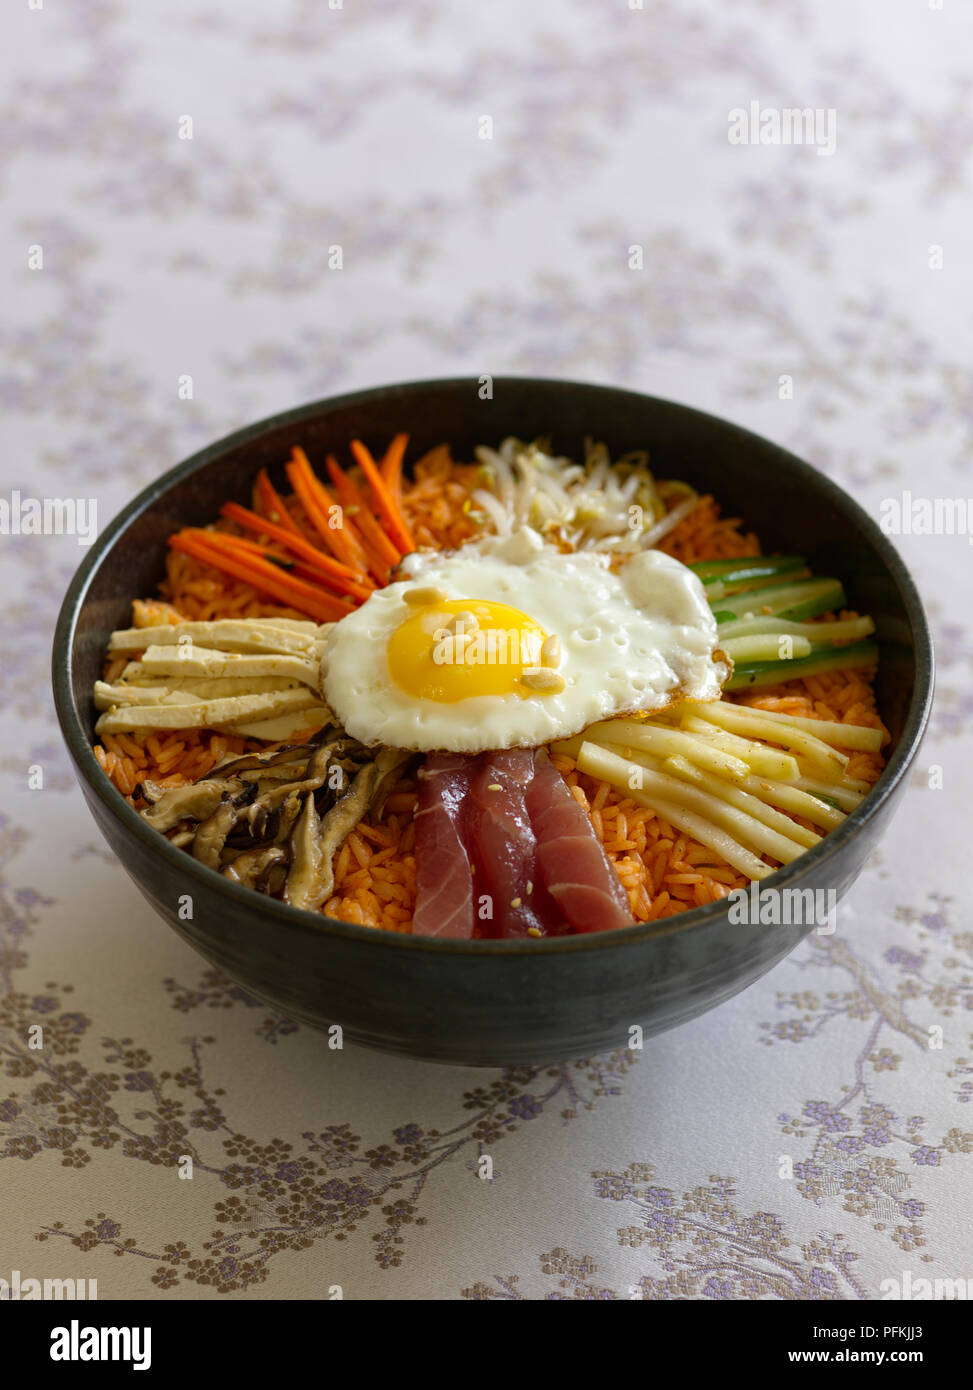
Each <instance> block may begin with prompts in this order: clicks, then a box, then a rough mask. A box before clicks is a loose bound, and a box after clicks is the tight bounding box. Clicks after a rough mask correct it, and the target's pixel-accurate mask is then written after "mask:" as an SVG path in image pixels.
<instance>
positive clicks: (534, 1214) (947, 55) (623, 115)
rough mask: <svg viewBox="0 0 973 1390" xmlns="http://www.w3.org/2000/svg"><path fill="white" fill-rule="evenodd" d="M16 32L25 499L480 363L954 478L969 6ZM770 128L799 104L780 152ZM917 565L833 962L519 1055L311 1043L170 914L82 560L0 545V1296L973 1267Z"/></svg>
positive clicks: (729, 1289) (827, 456) (254, 19)
mask: <svg viewBox="0 0 973 1390" xmlns="http://www.w3.org/2000/svg"><path fill="white" fill-rule="evenodd" d="M2 25H3V30H4V42H3V43H2V44H0V53H2V57H0V63H2V65H3V67H4V70H5V82H4V91H5V98H4V112H3V119H2V121H0V160H2V171H0V172H2V180H3V190H4V202H3V213H2V225H3V248H4V250H3V256H2V277H3V297H4V302H5V304H6V306H7V308H6V312H5V313H4V315H3V320H2V322H0V399H2V404H3V415H4V428H5V444H4V449H3V464H2V470H3V477H2V495H3V496H4V497H5V498H6V499H8V501H9V500H10V499H11V496H12V494H13V492H14V491H15V490H17V491H19V492H20V494H21V497H22V498H23V497H35V498H49V497H66V496H71V497H75V496H77V497H82V498H88V497H91V498H94V499H95V500H96V502H97V507H98V516H99V520H100V521H101V522H102V523H104V522H105V521H107V520H108V518H109V517H110V516H111V515H112V514H113V513H114V512H115V511H116V510H117V509H118V508H119V507H120V506H121V505H122V504H123V503H124V502H125V501H126V500H127V498H128V497H129V496H130V495H131V494H132V493H133V492H134V491H135V490H136V489H138V488H140V487H142V486H143V485H144V484H145V483H146V482H147V481H148V480H149V479H151V478H153V477H154V476H156V475H157V474H158V473H159V472H161V471H163V470H164V469H166V468H168V467H170V466H171V465H172V464H173V463H175V462H176V461H178V460H179V459H180V458H182V457H184V456H185V455H187V454H188V453H190V452H192V451H193V450H194V449H196V448H198V447H200V446H201V445H203V444H204V443H206V442H207V441H209V440H212V439H214V438H217V437H219V436H220V435H222V434H224V433H226V432H228V431H230V430H232V429H234V428H236V427H238V426H240V425H243V424H245V423H247V422H249V421H251V420H253V419H256V418H258V417H259V416H261V415H264V414H267V413H270V412H273V411H276V410H281V409H284V408H286V407H288V406H291V405H292V404H295V403H298V402H302V401H305V400H310V399H313V398H315V397H320V396H323V395H326V394H328V393H330V392H336V391H341V390H345V389H352V388H355V387H360V386H365V385H371V384H378V383H382V382H385V381H389V380H401V379H408V378H415V377H419V376H437V375H439V376H448V375H461V374H463V373H467V372H468V373H469V374H470V377H471V379H472V378H475V377H477V376H479V375H480V374H482V373H494V372H496V373H502V372H509V373H521V374H526V373H537V374H541V375H548V376H569V377H575V378H583V379H590V380H594V381H604V382H610V383H618V384H624V385H628V386H631V387H634V388H637V389H642V390H646V391H649V392H652V393H654V394H659V395H668V396H673V397H676V398H678V399H680V400H684V401H688V402H691V403H692V404H695V405H698V406H700V407H702V408H704V409H709V410H712V411H715V412H717V413H720V414H723V415H726V416H729V417H730V418H732V419H734V420H737V421H740V422H741V423H743V424H746V425H747V426H749V427H751V428H753V429H755V430H758V431H760V432H763V433H765V434H767V435H769V436H770V437H772V438H774V439H776V440H778V441H780V442H781V443H783V444H785V445H786V446H788V447H790V448H792V449H794V450H795V451H796V452H798V453H800V454H802V455H803V456H806V457H808V458H810V459H812V460H813V461H814V462H815V463H816V464H817V465H818V466H819V467H820V468H822V469H823V470H825V471H826V472H827V473H829V474H830V475H831V476H833V477H834V478H836V479H837V480H838V481H839V482H840V483H841V484H842V485H843V486H844V487H845V488H847V489H848V490H850V491H851V492H853V493H854V494H855V496H856V497H858V498H859V499H860V500H861V501H862V502H863V504H864V505H865V506H866V507H868V508H869V509H870V510H871V511H872V512H873V513H874V514H875V515H876V516H878V515H879V514H880V511H881V508H882V505H883V502H886V501H887V499H901V496H902V493H903V491H911V492H912V493H913V495H914V496H915V497H920V496H921V497H925V498H928V499H936V498H940V499H942V498H957V497H959V498H961V497H971V496H973V484H971V472H970V442H971V433H973V371H971V366H970V361H971V354H970V303H971V294H973V269H971V264H970V258H969V217H968V212H969V201H968V200H969V194H970V183H971V179H973V107H971V94H970V79H969V75H968V60H967V55H968V53H969V51H970V47H971V44H973V17H971V15H970V12H969V7H968V6H964V5H962V4H959V3H957V2H956V0H943V3H942V4H941V5H939V4H936V3H934V0H929V2H928V3H926V0H854V3H852V4H846V5H841V6H837V5H814V4H812V3H811V0H738V3H737V4H735V5H733V6H727V5H723V4H720V3H718V0H685V3H682V4H680V5H678V6H675V5H669V4H662V3H658V2H657V0H644V4H638V3H635V0H632V3H628V0H600V3H597V4H585V3H582V0H537V2H536V3H532V4H531V5H530V6H526V5H523V4H519V3H517V0H494V3H491V4H489V5H475V6H469V5H458V4H456V5H452V4H449V3H447V0H344V3H343V4H339V3H338V2H337V0H330V3H323V0H322V3H315V2H314V0H281V3H279V4H275V5H260V4H256V3H246V4H240V3H231V0H205V3H203V4H198V3H193V2H192V0H171V2H170V3H167V4H165V5H161V4H156V5H148V6H145V5H139V6H125V5H121V4H118V3H116V0H66V3H63V4H55V3H50V0H43V3H42V0H31V3H28V2H27V0H22V3H21V4H20V5H10V6H7V7H5V12H4V16H3V20H2ZM752 103H756V106H754V105H752ZM790 108H800V109H803V108H809V109H811V110H812V112H816V113H818V115H819V116H820V124H818V125H815V126H813V127H812V126H807V127H802V126H798V127H795V128H792V130H791V134H792V135H793V134H794V133H795V130H796V131H797V132H798V133H800V131H801V130H803V131H804V134H805V135H806V136H807V137H808V138H806V139H803V141H802V142H800V143H799V142H798V141H797V140H796V139H792V140H791V141H790V143H784V139H785V134H784V133H782V132H785V127H784V126H783V125H781V124H780V123H779V122H778V126H777V129H778V140H777V142H776V143H762V142H761V137H760V135H759V132H760V131H761V130H766V131H768V132H769V135H768V140H769V141H773V130H774V112H777V113H782V112H783V111H784V110H785V109H790ZM768 111H769V112H770V116H769V117H768V118H767V122H768V123H767V124H763V123H764V121H765V116H766V113H767V112H768ZM734 113H736V114H734ZM829 113H834V114H833V117H832V116H831V115H829ZM780 120H783V117H782V116H781V117H780ZM734 122H735V123H736V126H735V128H736V133H737V137H738V138H735V139H734V138H733V137H732V136H731V133H730V132H731V130H732V129H733V128H734ZM741 122H742V125H741ZM748 123H749V125H748ZM741 130H742V131H743V132H744V135H745V136H746V138H745V139H744V138H743V137H742V136H741V134H740V132H741ZM747 131H749V134H747ZM829 131H830V136H829V133H828V132H829ZM755 132H756V133H757V139H756V141H754V140H753V139H752V138H751V137H752V136H753V135H754V133H755ZM819 136H820V137H821V138H820V139H819V138H818V137H819ZM831 137H833V139H832V138H831ZM829 141H830V145H831V148H830V149H829V147H828V146H829ZM335 248H340V257H338V256H336V255H335ZM339 259H340V262H341V265H340V271H339V268H338V266H337V261H338V260H339ZM187 383H188V385H187ZM646 442H647V443H648V444H651V441H646ZM782 505H784V506H786V505H787V501H786V498H783V499H782ZM970 505H971V507H973V502H971V504H970ZM8 515H9V513H8ZM971 516H973V513H971ZM969 525H970V526H971V527H973V520H970V522H969ZM6 530H7V531H8V532H10V531H12V530H13V528H12V527H10V526H8V527H6ZM899 544H900V546H901V549H902V552H903V554H904V555H905V557H906V559H907V561H908V562H909V564H910V565H911V566H912V567H913V569H914V572H915V574H916V575H917V577H918V580H919V582H920V585H921V587H922V590H923V593H924V596H925V598H926V600H927V602H928V606H929V611H930V613H931V616H932V618H933V621H934V624H935V628H936V635H937V640H938V649H939V661H940V675H939V692H938V700H937V706H936V711H935V715H934V719H933V724H932V728H931V732H930V735H929V737H928V739H927V741H926V744H925V747H924V750H923V753H922V755H921V757H920V760H919V762H918V763H917V765H916V766H915V768H914V771H913V774H912V779H911V786H910V788H909V790H908V794H907V798H906V800H905V802H904V805H903V808H902V809H901V811H900V812H899V815H898V819H897V821H896V822H895V823H894V825H893V827H892V829H891V832H890V833H889V835H888V836H887V838H886V839H885V841H884V842H883V845H882V848H881V850H880V851H879V852H878V853H877V854H876V855H875V857H874V858H873V859H872V861H871V862H870V863H869V865H868V867H867V870H866V871H865V873H864V875H863V876H862V878H861V880H860V881H859V883H858V884H857V886H856V887H855V889H854V890H853V892H852V893H851V895H850V897H849V898H848V899H847V900H846V902H845V903H843V905H842V907H841V909H840V910H839V926H838V931H837V932H836V933H835V935H833V936H814V937H812V938H811V939H810V940H809V941H808V943H807V944H805V945H804V946H803V947H801V948H800V949H799V950H798V951H796V952H795V953H794V955H793V956H792V957H791V958H790V959H788V960H787V961H786V962H785V963H784V964H782V965H781V966H780V967H779V968H778V969H776V970H775V971H774V972H773V973H772V974H771V975H770V976H769V977H768V978H766V979H765V980H763V981H762V982H761V983H760V984H758V985H757V986H755V987H754V988H752V989H751V990H749V991H748V992H747V993H746V994H744V995H743V996H741V997H738V998H737V999H736V1000H734V1001H733V1002H731V1003H730V1004H728V1005H726V1006H724V1007H723V1008H721V1009H719V1010H718V1011H717V1012H715V1013H712V1014H710V1015H709V1016H708V1017H705V1018H702V1019H700V1020H698V1021H697V1022H695V1023H692V1024H690V1025H687V1026H685V1027H683V1028H680V1029H678V1030H677V1031H675V1032H672V1033H670V1034H668V1035H666V1036H663V1037H660V1038H655V1039H653V1040H651V1041H650V1042H648V1043H647V1044H646V1046H645V1049H644V1051H643V1052H641V1053H638V1052H619V1053H615V1054H611V1055H607V1056H602V1057H593V1058H590V1059H588V1060H586V1061H583V1062H576V1063H572V1064H569V1065H565V1066H560V1067H548V1068H541V1069H531V1068H520V1069H516V1070H512V1071H507V1072H503V1073H500V1072H479V1071H467V1070H453V1069H448V1068H441V1067H437V1066H432V1065H422V1064H418V1063H413V1062H409V1061H405V1060H400V1059H393V1058H389V1057H386V1056H380V1055H377V1054H372V1053H369V1052H366V1051H361V1050H358V1049H356V1048H353V1047H346V1048H345V1049H344V1050H343V1051H333V1050H331V1049H330V1048H329V1046H328V1039H327V1038H326V1037H324V1036H322V1035H319V1034H316V1033H314V1032H311V1031H310V1030H308V1029H306V1028H304V1027H298V1026H296V1025H295V1024H293V1023H291V1022H288V1021H287V1020H286V1019H284V1018H281V1017H277V1016H275V1015H274V1014H272V1013H271V1012H270V1011H269V1010H268V1009H267V1008H266V1007H265V1006H264V1005H262V1004H259V1003H256V1002H254V1000H252V999H251V998H249V997H248V996H247V995H246V994H245V993H243V992H242V991H241V990H240V989H239V988H237V987H235V986H234V985H233V984H232V983H231V982H229V981H228V980H226V979H223V978H221V977H220V976H219V975H217V974H215V973H214V972H213V971H211V970H209V969H207V968H206V966H205V964H204V963H203V962H202V961H201V960H200V959H199V958H198V957H197V956H196V955H195V954H193V953H192V952H191V951H190V950H189V948H188V947H186V946H184V945H183V944H182V943H181V942H180V941H179V940H178V939H177V938H176V937H175V936H174V934H173V933H172V932H171V931H169V930H168V929H166V928H165V927H164V926H163V925H162V924H161V922H159V921H158V920H156V919H155V918H154V917H153V915H152V914H151V912H150V911H149V909H148V908H147V907H146V905H145V904H144V902H143V901H142V899H141V898H140V896H139V895H138V894H137V892H136V890H135V889H134V887H133V886H132V885H131V883H130V882H129V880H128V879H127V877H126V876H125V874H124V872H123V871H122V869H121V868H120V866H119V865H118V864H117V863H116V862H115V861H114V859H113V858H112V856H111V855H110V854H109V853H108V851H107V850H106V848H105V846H104V845H103V843H102V842H101V840H100V839H99V836H98V833H97V831H96V829H95V827H94V824H93V822H92V821H91V819H90V817H89V815H88V813H87V811H86V809H85V807H84V805H83V803H82V799H81V795H80V793H79V791H78V789H77V787H76V786H75V783H74V779H73V777H72V774H71V771H70V768H69V765H68V760H67V755H66V753H65V751H64V749H63V747H62V745H61V742H60V738H59V735H58V732H57V729H56V725H55V722H54V719H53V713H52V708H51V701H50V697H49V694H48V690H49V682H48V659H49V647H50V638H51V631H52V626H53V622H54V618H55V615H56V612H57V609H58V605H59V601H60V598H61V595H62V594H63V591H64V588H65V586H66V584H67V581H68V579H69V578H70V575H71V573H72V571H73V569H74V568H75V566H76V565H77V563H78V562H79V560H80V559H81V557H82V554H83V553H84V552H83V549H82V548H81V546H80V545H79V543H78V538H76V537H73V536H63V535H62V536H44V535H42V536H27V535H17V534H9V533H8V534H3V535H0V565H2V586H3V587H2V592H3V595H4V600H5V602H4V605H3V612H2V618H0V621H2V624H3V640H2V661H0V690H2V714H0V719H2V732H3V738H2V743H0V779H2V780H0V786H2V828H0V857H2V886H0V930H2V944H0V1059H2V1069H3V1076H2V1079H0V1159H2V1162H0V1205H2V1220H0V1278H5V1279H9V1278H10V1274H9V1273H8V1271H12V1270H19V1271H20V1272H21V1277H22V1278H27V1277H49V1276H50V1277H76V1278H87V1279H96V1280H97V1287H98V1294H99V1296H100V1297H101V1298H118V1297H125V1296H135V1297H140V1298H153V1299H159V1298H169V1299H172V1298H214V1299H216V1298H228V1297H229V1298H234V1297H236V1298H240V1297H246V1298H263V1297H285V1298H298V1297H308V1296H315V1297H329V1296H334V1294H335V1291H336V1289H338V1288H340V1290H341V1292H342V1293H343V1295H344V1297H345V1298H352V1299H362V1298H380V1299H418V1298H434V1299H460V1298H505V1299H545V1298H578V1297H582V1298H625V1299H627V1298H630V1297H633V1296H639V1295H640V1294H641V1296H644V1297H651V1298H682V1297H692V1298H714V1299H716V1298H756V1297H770V1298H773V1299H792V1298H814V1299H858V1298H863V1297H875V1296H878V1295H880V1294H881V1293H882V1292H886V1291H889V1289H891V1290H893V1291H894V1290H895V1289H896V1288H898V1289H902V1288H905V1287H907V1284H906V1282H905V1281H907V1280H910V1279H911V1280H913V1281H915V1280H917V1279H920V1278H931V1279H936V1278H940V1279H945V1278H957V1277H962V1276H965V1275H973V1268H971V1263H973V1262H971V1248H970V1236H969V1232H970V1225H971V1219H973V1188H971V1174H973V1134H971V1133H970V1130H971V1129H973V1124H971V1120H973V1112H971V1109H970V1101H971V1100H973V1036H971V1023H973V1014H971V1012H970V1010H971V1006H973V924H971V922H970V915H969V890H970V854H969V845H968V838H969V823H970V822H969V814H968V788H969V785H970V781H971V777H973V757H971V755H973V727H971V718H973V698H971V695H970V687H971V682H970V676H971V668H973V625H971V619H970V612H971V604H970V598H971V585H970V565H971V551H970V547H969V537H968V535H967V534H965V533H964V534H955V535H942V534H941V535H923V534H912V535H903V536H902V537H901V539H900V541H899ZM36 1025H40V1026H41V1028H42V1030H43V1032H42V1034H38V1033H36V1031H34V1032H32V1031H31V1030H32V1029H34V1028H35V1027H36ZM38 1038H42V1041H43V1046H41V1047H33V1046H31V1042H32V1040H34V1041H36V1040H37V1039H38ZM187 1152H188V1153H190V1154H191V1155H193V1157H194V1176H193V1178H192V1180H191V1181H187V1180H183V1179H181V1178H180V1176H179V1168H178V1164H177V1163H176V1160H177V1159H178V1157H179V1155H182V1154H186V1153H187ZM481 1154H489V1155H490V1156H491V1157H492V1159H493V1162H494V1173H493V1179H492V1181H484V1180H482V1179H481V1177H480V1175H479V1173H480V1168H479V1165H478V1160H479V1157H480V1155H481ZM887 1280H894V1281H897V1284H895V1285H891V1286H890V1285H887V1284H885V1283H884V1281H887Z"/></svg>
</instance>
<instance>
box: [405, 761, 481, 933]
mask: <svg viewBox="0 0 973 1390" xmlns="http://www.w3.org/2000/svg"><path fill="white" fill-rule="evenodd" d="M476 772H477V760H476V758H471V757H465V756H463V755H462V754H459V753H441V754H434V755H432V756H431V757H428V758H427V759H426V761H425V765H424V766H423V767H422V768H421V769H420V771H419V809H418V811H417V812H416V817H415V826H416V908H415V913H414V914H413V918H412V931H413V934H414V935H415V936H442V937H453V938H464V937H471V936H472V935H473V924H474V915H473V873H472V870H471V868H470V859H469V855H468V854H467V851H466V845H465V843H464V841H463V835H462V822H463V820H464V815H465V806H464V803H466V801H467V798H468V796H469V793H470V786H471V783H472V782H473V779H474V777H475V775H476Z"/></svg>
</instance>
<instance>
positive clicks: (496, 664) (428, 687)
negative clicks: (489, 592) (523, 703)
mask: <svg viewBox="0 0 973 1390" xmlns="http://www.w3.org/2000/svg"><path fill="white" fill-rule="evenodd" d="M546 636H547V633H546V632H545V631H544V629H543V628H542V627H541V626H540V624H539V623H536V622H535V621H534V619H533V618H531V617H528V615H527V614H526V613H521V612H520V610H519V609H517V608H509V607H508V606H507V605H506V604H505V603H492V602H490V601H488V600H486V599H447V600H444V601H443V602H437V603H434V604H429V605H428V606H424V607H422V608H419V609H418V610H417V611H416V612H415V613H413V614H411V615H410V616H409V617H408V618H406V619H405V621H404V622H402V623H400V624H399V626H398V627H397V628H396V629H395V631H394V632H393V633H392V636H391V637H390V638H389V642H388V648H387V655H388V663H389V671H390V672H391V675H392V679H393V680H394V681H395V683H396V685H397V686H399V688H400V689H401V690H404V691H405V692H406V694H407V695H412V696H413V697H414V698H415V699H417V700H435V701H438V702H439V703H440V704H450V705H451V704H455V703H456V701H457V700H468V699H471V698H472V697H473V696H476V695H521V696H526V695H527V694H528V693H529V692H528V690H527V689H525V688H524V687H522V686H521V685H520V678H521V677H522V676H523V673H524V671H525V670H529V669H531V668H532V667H534V668H536V667H538V666H539V665H540V660H541V655H540V654H541V647H542V645H543V643H544V639H545V637H546Z"/></svg>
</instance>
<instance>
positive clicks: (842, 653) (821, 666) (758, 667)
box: [724, 642, 878, 690]
mask: <svg viewBox="0 0 973 1390" xmlns="http://www.w3.org/2000/svg"><path fill="white" fill-rule="evenodd" d="M877 661H878V646H877V645H876V643H874V642H851V643H849V644H848V646H846V647H818V648H816V649H813V650H812V651H811V654H810V656H804V657H796V658H795V659H794V660H793V661H746V662H741V663H740V664H739V665H738V666H735V667H734V670H733V675H732V676H731V677H730V679H729V680H728V681H727V683H726V685H725V687H724V689H726V690H751V689H753V688H754V687H755V686H760V685H779V684H780V682H781V681H796V680H801V679H802V678H803V677H805V676H818V675H821V674H822V672H824V671H851V670H857V669H859V668H861V667H864V666H874V665H875V663H876V662H877Z"/></svg>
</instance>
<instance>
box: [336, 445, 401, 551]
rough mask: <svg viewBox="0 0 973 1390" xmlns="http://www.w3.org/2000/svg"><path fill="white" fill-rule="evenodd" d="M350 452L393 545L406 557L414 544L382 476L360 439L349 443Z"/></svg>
mask: <svg viewBox="0 0 973 1390" xmlns="http://www.w3.org/2000/svg"><path fill="white" fill-rule="evenodd" d="M351 452H352V453H353V454H354V456H355V462H356V463H357V464H358V466H359V468H360V469H361V471H362V472H363V473H364V475H365V478H366V480H367V482H368V485H369V487H370V488H371V489H372V493H373V494H374V497H375V507H376V510H377V511H378V513H379V515H380V516H381V518H382V521H383V523H384V525H385V529H386V531H388V533H389V535H390V536H391V538H392V540H393V541H394V543H395V544H396V545H397V546H398V547H399V549H400V550H401V551H402V554H403V555H407V554H408V553H409V551H410V550H415V548H416V547H415V542H414V541H413V539H412V537H411V536H410V535H409V528H408V526H406V524H405V519H404V517H403V516H402V513H401V512H400V511H399V509H398V506H397V505H396V502H395V499H394V497H393V496H392V494H391V493H390V492H389V490H388V488H387V487H386V486H385V483H384V482H383V480H382V475H381V473H379V471H378V468H377V467H376V464H375V460H374V459H373V458H372V456H371V454H370V453H369V452H368V450H367V449H366V448H365V446H364V444H363V443H362V442H361V440H360V439H353V440H352V441H351Z"/></svg>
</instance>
